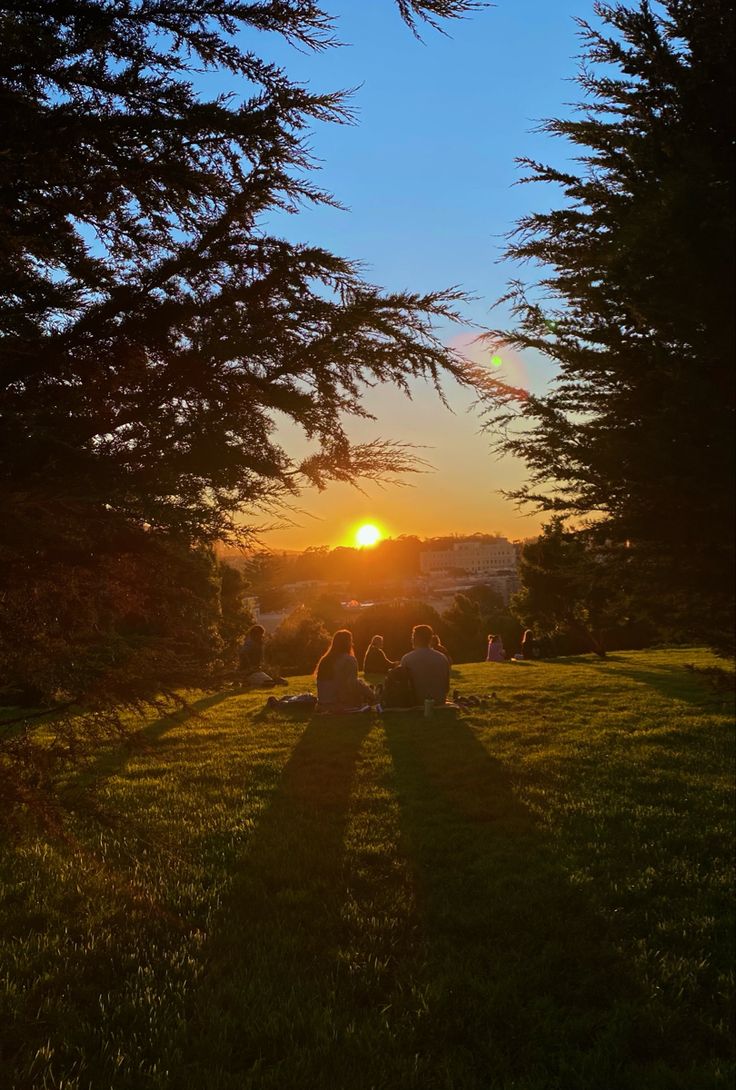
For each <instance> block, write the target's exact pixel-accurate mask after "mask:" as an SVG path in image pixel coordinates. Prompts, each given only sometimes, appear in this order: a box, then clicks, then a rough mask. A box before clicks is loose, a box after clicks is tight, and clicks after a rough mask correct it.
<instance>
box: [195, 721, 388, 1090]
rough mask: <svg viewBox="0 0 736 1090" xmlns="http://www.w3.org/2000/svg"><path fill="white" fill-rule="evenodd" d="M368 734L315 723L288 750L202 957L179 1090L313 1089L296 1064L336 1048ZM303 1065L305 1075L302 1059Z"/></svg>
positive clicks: (351, 725)
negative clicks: (353, 837)
mask: <svg viewBox="0 0 736 1090" xmlns="http://www.w3.org/2000/svg"><path fill="white" fill-rule="evenodd" d="M372 725H373V720H372V717H368V716H353V717H349V718H348V717H344V718H335V719H319V718H315V719H313V720H312V721H311V722H310V723H309V725H308V726H307V728H306V729H305V731H304V733H303V734H302V736H301V738H300V739H299V741H298V743H297V744H296V746H295V748H294V750H293V752H292V754H291V757H290V758H289V761H288V763H287V765H286V767H285V768H284V771H283V774H282V777H281V781H280V784H279V787H278V788H277V790H276V792H275V794H274V795H273V797H272V800H271V803H270V805H269V808H268V810H267V811H266V812H265V814H264V815H263V816H262V818H261V819H260V821H259V824H258V826H257V828H256V830H255V831H254V833H253V836H252V839H251V841H250V843H249V846H248V849H247V852H246V853H245V855H244V857H243V859H242V864H241V868H240V871H239V873H238V875H237V877H236V879H235V882H234V884H233V886H232V888H231V891H230V894H229V896H228V898H227V901H226V903H224V904H223V906H222V910H221V912H220V915H219V918H218V920H217V921H216V924H215V927H216V930H215V932H214V933H213V936H212V938H211V940H210V944H209V949H208V950H207V951H206V964H207V970H206V977H205V979H204V980H203V982H202V986H201V988H200V990H199V992H198V994H197V997H196V1004H195V1005H194V1006H193V1008H192V1011H191V1012H190V1017H191V1024H190V1030H189V1034H188V1049H187V1057H186V1066H187V1070H188V1075H187V1078H186V1080H185V1083H184V1084H185V1085H186V1086H188V1087H197V1088H199V1090H201V1088H202V1087H209V1086H213V1087H214V1086H217V1087H218V1088H219V1087H231V1086H232V1087H236V1086H237V1087H238V1088H241V1087H246V1086H248V1087H250V1086H253V1087H261V1086H266V1085H268V1086H269V1087H270V1086H282V1085H283V1086H286V1085H289V1086H291V1085H294V1086H297V1085H299V1086H302V1087H303V1086H306V1085H318V1084H319V1083H318V1082H315V1083H310V1082H308V1081H305V1079H304V1078H302V1077H299V1078H297V1075H296V1074H295V1073H296V1072H297V1071H300V1061H299V1055H300V1054H302V1053H303V1054H304V1055H305V1056H307V1057H309V1055H310V1053H316V1052H318V1051H319V1050H320V1048H325V1046H326V1044H327V1046H328V1047H333V1046H334V1033H333V1029H334V1016H335V1006H336V1004H335V994H334V990H335V966H336V963H337V952H338V949H339V945H340V941H341V934H342V932H343V930H344V923H343V922H342V921H341V909H342V907H343V904H344V900H345V889H346V882H345V878H344V873H343V870H344V837H345V826H346V821H347V813H348V805H349V800H350V796H351V790H352V785H353V780H354V774H355V764H356V760H357V757H358V753H359V751H360V748H361V745H362V743H363V740H364V738H365V737H366V735H367V733H368V731H369V730H370V728H371V726H372ZM284 1063H286V1064H287V1066H288V1072H289V1074H287V1075H286V1082H283V1081H282V1080H281V1075H280V1069H281V1067H282V1065H283V1064H284ZM302 1066H303V1067H304V1068H309V1069H312V1070H313V1067H312V1061H311V1059H307V1060H305V1062H304V1064H303V1065H302ZM289 1078H297V1081H296V1082H293V1083H291V1082H289V1081H288V1080H289ZM184 1084H183V1085H184ZM177 1085H178V1083H177Z"/></svg>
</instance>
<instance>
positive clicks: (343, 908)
mask: <svg viewBox="0 0 736 1090" xmlns="http://www.w3.org/2000/svg"><path fill="white" fill-rule="evenodd" d="M688 663H689V664H696V665H698V666H700V667H708V666H712V665H713V660H712V659H711V657H710V656H709V655H708V654H707V653H705V652H701V651H698V650H687V649H685V650H680V649H678V650H676V651H671V650H666V651H649V652H627V653H616V654H614V655H612V656H611V657H610V659H609V660H608V661H606V662H601V661H597V660H593V659H590V658H578V659H567V660H557V661H555V662H550V663H514V664H511V663H507V664H485V663H483V664H478V665H474V666H463V667H460V668H458V669H456V671H455V677H454V679H453V684H454V685H455V686H456V687H458V688H459V689H460V690H461V691H463V692H467V693H469V692H476V693H479V694H488V695H490V694H491V693H495V697H493V698H490V699H489V703H488V706H487V707H486V708H484V709H480V710H478V711H475V712H473V714H466V713H462V714H461V715H460V716H459V717H458V718H457V719H452V718H441V717H435V718H434V719H432V720H430V721H426V720H424V719H421V718H412V717H411V716H408V715H403V714H402V715H396V716H393V717H386V718H385V720H384V719H380V718H376V717H375V716H373V715H370V716H369V715H365V716H354V717H344V718H340V719H337V718H336V719H329V718H319V717H313V718H307V719H305V718H298V717H294V716H293V715H290V714H286V713H283V712H278V711H267V710H265V709H264V699H265V695H266V694H263V693H251V694H232V693H222V694H219V695H217V696H211V697H207V698H205V699H202V700H200V701H198V703H197V705H196V709H197V712H198V714H197V715H196V716H188V717H187V716H184V715H182V714H179V715H173V716H171V717H166V718H164V719H161V720H158V721H156V722H154V723H150V724H148V725H147V726H145V727H144V729H143V730H142V732H141V736H140V742H141V743H142V745H141V747H139V748H138V749H136V750H134V751H132V752H131V751H129V750H127V749H121V750H120V751H117V752H113V753H105V754H101V755H100V758H99V761H98V764H97V766H96V768H95V769H93V770H92V771H91V773H90V774H89V775H88V777H87V778H88V779H91V780H92V781H94V782H95V783H96V785H97V802H98V804H99V807H100V809H101V813H102V815H103V820H102V821H101V820H100V818H99V817H95V816H94V814H93V813H92V806H91V804H90V802H89V801H86V802H85V801H83V802H80V803H79V804H78V805H77V807H76V809H75V810H73V811H72V812H71V814H70V816H69V819H68V823H67V827H66V829H65V832H64V836H63V838H60V839H58V840H57V841H56V842H53V843H50V842H48V840H46V839H44V838H42V837H40V836H38V835H37V834H35V833H32V832H31V831H29V832H28V835H27V836H26V837H25V838H23V839H22V840H21V841H20V842H15V843H13V844H7V845H5V846H4V847H3V849H2V854H1V855H0V884H1V888H2V900H1V901H0V965H2V969H3V972H2V990H1V991H0V1027H2V1028H0V1084H2V1085H3V1086H7V1087H15V1088H17V1090H31V1088H34V1090H35V1088H37V1087H41V1086H43V1087H49V1088H58V1090H62V1088H63V1090H86V1088H94V1090H103V1088H104V1090H108V1088H113V1090H123V1088H125V1090H144V1088H159V1090H163V1088H171V1090H173V1088H176V1090H235V1088H236V1087H237V1088H238V1090H245V1088H252V1090H269V1088H273V1090H276V1088H279V1090H291V1088H294V1090H296V1088H297V1087H298V1088H300V1090H307V1088H315V1090H316V1088H318V1087H319V1088H321V1087H332V1088H333V1090H343V1088H344V1090H348V1088H349V1090H369V1088H381V1090H384V1088H385V1090H399V1088H400V1090H408V1088H416V1090H419V1088H421V1090H430V1088H437V1090H439V1088H442V1090H451V1088H452V1090H460V1088H462V1090H481V1088H483V1090H489V1088H491V1087H496V1088H500V1090H512V1088H513V1090H522V1088H523V1090H550V1088H560V1090H593V1088H596V1090H598V1088H600V1090H639V1088H641V1090H644V1088H646V1090H670V1088H682V1090H692V1088H693V1087H699V1088H700V1087H711V1086H712V1087H716V1086H727V1085H730V1082H731V1078H732V1074H733V1067H732V1065H731V1063H730V1056H731V1041H730V1039H729V1034H728V1028H727V1027H728V1017H729V1003H730V999H731V991H730V988H731V984H730V980H731V974H730V967H731V966H732V965H733V943H732V934H733V931H732V919H731V914H730V894H731V889H732V878H733V874H732V853H731V844H732V835H733V817H732V788H733V764H732V761H733V698H732V694H731V693H730V692H728V691H723V690H722V689H721V690H719V689H717V688H715V687H714V686H713V685H712V684H710V683H709V679H708V677H707V675H705V674H702V673H694V672H693V671H690V670H687V669H685V665H686V664H688ZM310 684H311V681H310V679H306V678H305V679H292V682H291V685H290V689H291V691H298V690H299V689H300V688H306V687H308V686H309V685H310Z"/></svg>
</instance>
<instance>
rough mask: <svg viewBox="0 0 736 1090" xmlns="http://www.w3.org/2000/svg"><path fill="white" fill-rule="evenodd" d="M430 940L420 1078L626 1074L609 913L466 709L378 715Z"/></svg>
mask: <svg viewBox="0 0 736 1090" xmlns="http://www.w3.org/2000/svg"><path fill="white" fill-rule="evenodd" d="M385 729H386V735H387V739H388V744H389V748H390V751H391V754H392V758H393V764H394V769H395V780H396V788H397V793H398V796H399V801H400V805H401V810H402V815H403V817H402V827H403V835H404V837H405V841H406V845H405V847H406V851H407V854H408V855H409V856H410V858H412V860H413V861H414V866H415V868H416V882H417V888H418V899H419V911H420V914H421V917H422V922H423V929H424V935H425V943H426V965H425V968H424V974H425V982H424V988H425V994H426V1004H427V1006H426V1013H425V1017H424V1018H423V1019H422V1020H421V1022H420V1024H419V1027H418V1037H417V1041H416V1043H415V1051H416V1053H417V1055H419V1056H421V1057H422V1060H421V1062H422V1065H423V1069H424V1071H425V1075H424V1084H425V1085H426V1086H427V1087H438V1088H439V1087H443V1088H444V1087H463V1088H468V1090H470V1088H474V1090H475V1088H477V1090H480V1088H481V1087H483V1088H486V1087H504V1088H505V1087H507V1086H508V1087H511V1086H514V1087H516V1086H524V1087H525V1088H526V1087H530V1088H531V1087H534V1088H539V1090H541V1088H547V1087H564V1088H565V1090H583V1088H585V1090H590V1088H592V1087H601V1088H603V1087H616V1090H622V1088H624V1087H628V1086H629V1085H631V1086H634V1085H636V1082H635V1081H630V1079H629V1077H628V1076H627V1072H626V1069H627V1063H630V1062H631V1061H632V1060H633V1058H634V1055H635V1053H636V1052H637V1051H638V1048H639V1044H640V1043H641V1041H640V1037H641V1034H640V1033H639V1031H638V1029H637V1026H636V1024H635V1018H634V1016H633V1015H632V1007H631V1005H630V1003H631V1000H632V999H633V998H634V994H635V989H634V987H633V986H632V985H631V984H630V983H629V982H628V981H627V979H626V974H625V973H624V972H623V971H622V966H621V963H620V959H619V957H618V956H617V954H616V953H615V952H614V948H613V942H612V940H611V939H610V938H609V936H608V934H607V929H606V925H605V923H604V922H603V921H602V920H601V919H600V918H599V917H598V916H597V915H596V913H595V911H594V910H593V909H592V907H591V905H590V904H589V902H588V901H587V899H586V896H585V895H584V894H583V892H582V891H581V890H580V889H579V888H576V887H575V885H574V884H572V883H571V881H570V878H569V876H568V874H567V873H566V872H565V870H564V868H563V867H562V865H561V864H560V862H558V860H557V859H556V858H555V855H554V852H553V851H552V849H551V846H550V844H549V841H548V840H547V839H546V837H545V835H544V833H543V832H542V831H541V830H540V829H538V828H537V827H536V825H535V822H534V820H533V819H532V817H531V815H530V814H529V812H528V811H527V809H526V808H525V807H524V806H523V805H522V804H521V803H520V802H519V801H518V800H517V798H516V797H515V795H514V792H513V790H512V786H511V783H510V779H509V775H508V773H507V771H506V769H505V768H504V767H503V765H502V764H501V763H500V762H499V761H497V760H494V759H493V758H492V757H491V756H490V755H489V753H488V751H487V750H486V749H485V747H484V746H483V745H481V743H480V741H479V740H478V738H477V737H476V735H475V734H474V733H473V730H472V729H471V728H470V726H469V725H468V724H467V723H466V722H464V721H463V720H458V721H457V722H454V723H447V722H439V723H437V724H434V723H431V724H427V723H424V722H422V723H416V722H411V721H408V720H406V719H403V720H402V719H397V720H391V721H387V723H386V724H385Z"/></svg>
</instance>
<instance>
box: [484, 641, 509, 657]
mask: <svg viewBox="0 0 736 1090" xmlns="http://www.w3.org/2000/svg"><path fill="white" fill-rule="evenodd" d="M505 661H506V652H505V651H504V647H503V640H502V639H501V637H500V636H492V635H491V636H489V637H488V651H487V652H486V662H505Z"/></svg>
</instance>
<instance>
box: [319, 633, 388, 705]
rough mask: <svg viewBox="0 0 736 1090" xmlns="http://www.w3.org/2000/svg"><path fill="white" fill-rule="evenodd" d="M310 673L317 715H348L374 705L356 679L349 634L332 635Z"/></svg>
mask: <svg viewBox="0 0 736 1090" xmlns="http://www.w3.org/2000/svg"><path fill="white" fill-rule="evenodd" d="M314 673H315V676H316V678H317V706H318V708H319V709H320V710H321V711H334V712H340V711H348V710H352V709H356V708H360V707H363V706H365V705H371V704H375V702H376V694H375V693H374V692H373V689H372V688H371V687H370V685H366V683H365V682H364V681H361V680H360V678H359V677H358V660H357V659H356V657H355V651H354V649H353V634H352V632H350V631H349V629H347V628H340V629H338V631H337V632H335V634H334V636H333V637H332V642H331V643H330V646H329V647H328V649H327V651H325V653H324V655H323V656H322V658H321V659H320V660H319V662H318V663H317V668H316V669H315V671H314Z"/></svg>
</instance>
